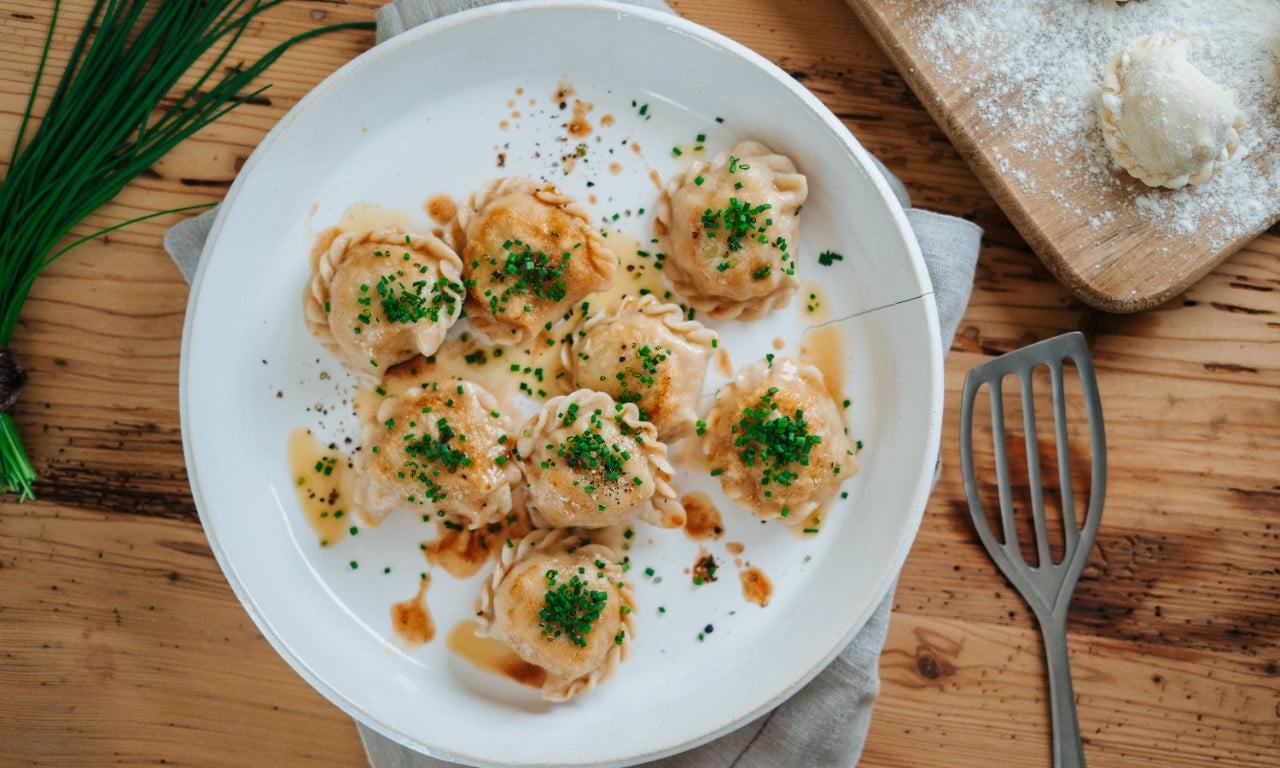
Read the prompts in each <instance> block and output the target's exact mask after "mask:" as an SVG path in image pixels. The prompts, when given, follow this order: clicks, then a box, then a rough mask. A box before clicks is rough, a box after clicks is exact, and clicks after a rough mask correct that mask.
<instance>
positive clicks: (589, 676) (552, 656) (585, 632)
mask: <svg viewBox="0 0 1280 768" xmlns="http://www.w3.org/2000/svg"><path fill="white" fill-rule="evenodd" d="M634 610H635V600H634V598H633V597H632V593H631V588H630V586H629V585H627V584H626V583H625V582H623V580H622V569H621V568H620V567H618V565H617V556H616V555H615V554H614V552H613V550H612V549H610V548H609V547H606V546H604V545H601V544H593V543H590V542H589V541H587V540H585V539H584V538H583V537H581V536H571V535H569V534H568V533H567V532H565V531H558V530H538V531H533V532H531V533H529V534H528V535H526V536H525V537H524V538H522V539H520V541H519V542H517V543H516V544H515V545H514V546H510V547H503V550H502V557H501V559H500V560H499V562H498V564H497V565H496V566H495V567H494V570H493V574H492V576H491V577H490V578H489V580H488V581H486V582H485V585H484V587H483V589H482V591H481V593H480V598H479V600H478V601H477V604H476V614H477V623H478V624H479V630H478V632H477V634H480V635H482V636H488V637H492V638H495V639H498V640H501V641H502V642H504V643H506V644H507V645H508V646H509V647H510V648H511V650H512V651H514V652H515V653H516V655H518V656H519V657H520V658H521V659H524V660H525V661H526V662H528V663H529V664H532V665H534V666H536V667H540V668H541V669H543V670H544V671H546V673H547V676H546V679H545V681H544V682H543V684H542V697H543V698H544V699H547V700H550V701H566V700H568V699H570V698H572V697H573V696H576V695H579V694H583V693H587V692H589V691H591V690H592V689H593V688H595V687H596V684H597V683H599V682H600V681H601V680H604V679H605V678H607V677H609V676H610V675H612V674H613V672H614V670H616V669H617V667H618V664H619V663H620V662H622V661H623V660H624V659H626V657H627V655H628V654H629V653H630V650H631V638H632V635H633V634H634V631H633V628H632V627H633V623H634V622H633V612H634Z"/></svg>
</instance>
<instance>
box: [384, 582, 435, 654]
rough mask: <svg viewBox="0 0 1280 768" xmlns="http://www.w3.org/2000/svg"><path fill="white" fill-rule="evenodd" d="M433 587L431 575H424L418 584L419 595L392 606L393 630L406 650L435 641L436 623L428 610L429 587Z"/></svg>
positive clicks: (397, 639) (398, 641)
mask: <svg viewBox="0 0 1280 768" xmlns="http://www.w3.org/2000/svg"><path fill="white" fill-rule="evenodd" d="M429 586H431V576H430V574H423V576H422V582H421V583H420V584H418V594H416V595H414V596H413V597H412V598H410V599H408V600H404V601H402V602H399V603H394V604H393V605H392V606H391V630H392V632H394V633H395V638H396V641H397V643H398V644H399V645H400V646H401V647H403V648H405V649H406V650H413V649H414V648H417V647H419V646H422V645H426V644H427V643H429V642H431V641H432V640H433V639H435V636H436V623H435V620H434V619H432V618H431V612H430V611H429V610H427V587H429Z"/></svg>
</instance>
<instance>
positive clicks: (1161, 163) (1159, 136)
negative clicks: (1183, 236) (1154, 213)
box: [1098, 32, 1244, 189]
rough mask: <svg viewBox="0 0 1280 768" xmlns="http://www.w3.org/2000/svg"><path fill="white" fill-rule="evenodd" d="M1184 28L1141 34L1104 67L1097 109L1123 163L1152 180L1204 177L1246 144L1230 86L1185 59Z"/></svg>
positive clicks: (1178, 183) (1171, 183)
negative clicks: (1181, 30)
mask: <svg viewBox="0 0 1280 768" xmlns="http://www.w3.org/2000/svg"><path fill="white" fill-rule="evenodd" d="M1186 39H1187V35H1186V33H1185V32H1175V33H1172V34H1165V33H1157V34H1154V35H1148V36H1146V37H1140V38H1138V39H1137V40H1134V41H1133V42H1132V43H1130V44H1129V47H1128V48H1127V49H1126V50H1125V52H1124V53H1123V54H1121V55H1120V57H1119V58H1117V59H1116V60H1115V61H1114V62H1113V63H1112V64H1111V65H1110V66H1108V67H1107V68H1106V70H1105V71H1104V72H1103V73H1102V96H1101V98H1100V99H1099V102H1098V116H1099V121H1100V123H1101V125H1102V136H1103V139H1104V140H1105V141H1106V144H1107V148H1108V149H1109V150H1111V156H1112V157H1113V158H1114V159H1115V161H1116V163H1118V164H1119V165H1120V167H1122V168H1124V169H1125V170H1126V171H1128V172H1129V173H1130V174H1131V175H1133V176H1135V177H1136V178H1138V179H1140V180H1141V181H1142V182H1143V183H1144V184H1146V185H1148V186H1152V187H1168V188H1170V189H1178V188H1179V187H1182V186H1185V185H1187V184H1200V183H1202V182H1205V181H1207V180H1208V179H1209V177H1211V176H1212V175H1213V174H1214V172H1216V171H1217V170H1218V169H1219V168H1221V167H1222V166H1223V165H1224V164H1225V163H1226V162H1227V161H1228V160H1230V159H1231V157H1232V156H1233V155H1234V154H1235V153H1236V150H1237V149H1239V147H1240V134H1241V132H1242V131H1243V130H1244V115H1243V114H1242V113H1241V112H1240V110H1239V109H1237V108H1236V104H1235V98H1234V97H1233V95H1232V93H1231V91H1230V90H1229V89H1227V88H1225V87H1223V86H1221V85H1219V84H1217V83H1215V82H1213V81H1212V80H1210V79H1209V78H1208V77H1205V75H1204V74H1203V73H1201V72H1200V70H1198V69H1196V67H1195V65H1194V64H1192V63H1191V62H1189V61H1187V59H1186V55H1185V54H1186Z"/></svg>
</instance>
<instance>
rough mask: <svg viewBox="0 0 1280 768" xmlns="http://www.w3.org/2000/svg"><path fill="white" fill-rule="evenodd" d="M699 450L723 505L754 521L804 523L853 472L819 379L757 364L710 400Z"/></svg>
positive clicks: (772, 363)
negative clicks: (733, 505)
mask: <svg viewBox="0 0 1280 768" xmlns="http://www.w3.org/2000/svg"><path fill="white" fill-rule="evenodd" d="M706 424H707V426H706V431H705V433H704V435H703V442H702V448H703V452H704V453H705V455H706V457H707V460H708V462H709V463H710V465H711V467H712V473H713V474H715V475H718V476H719V478H720V485H721V487H722V488H723V489H724V492H725V493H726V494H728V495H729V496H730V498H732V499H734V500H735V501H737V502H738V503H739V504H741V505H742V506H744V507H746V508H747V509H750V510H751V511H752V512H754V513H755V514H756V515H757V516H758V517H761V518H766V519H769V518H780V519H782V520H783V522H786V523H787V524H789V525H799V524H802V523H804V522H805V521H806V520H807V519H808V517H809V515H810V514H812V513H813V512H814V510H816V509H817V508H818V507H819V506H821V505H822V504H824V503H826V502H827V501H830V500H831V499H832V498H833V497H834V496H835V495H836V493H837V492H838V491H839V490H840V485H841V483H843V482H844V481H845V480H846V479H848V478H849V477H851V476H852V475H853V474H854V473H855V472H857V470H858V462H857V459H856V458H855V457H854V452H853V445H852V443H851V442H850V441H849V437H848V435H847V434H846V430H845V422H844V417H843V415H842V414H841V412H840V408H839V406H837V405H836V403H835V400H834V399H833V398H832V396H831V394H830V392H828V391H827V387H826V384H825V382H824V381H823V377H822V372H821V371H819V370H818V369H817V368H815V367H814V366H812V365H807V364H805V363H801V362H799V361H796V360H793V359H791V358H776V359H768V360H761V361H758V362H756V363H753V364H752V365H749V366H747V367H746V368H744V369H742V370H741V371H739V372H738V373H737V374H736V375H735V376H734V378H733V380H732V381H730V382H729V383H728V384H726V385H725V386H724V387H722V388H721V389H720V391H719V392H718V393H717V394H716V401H715V404H714V405H713V406H712V407H711V411H710V412H709V413H708V414H707V418H706Z"/></svg>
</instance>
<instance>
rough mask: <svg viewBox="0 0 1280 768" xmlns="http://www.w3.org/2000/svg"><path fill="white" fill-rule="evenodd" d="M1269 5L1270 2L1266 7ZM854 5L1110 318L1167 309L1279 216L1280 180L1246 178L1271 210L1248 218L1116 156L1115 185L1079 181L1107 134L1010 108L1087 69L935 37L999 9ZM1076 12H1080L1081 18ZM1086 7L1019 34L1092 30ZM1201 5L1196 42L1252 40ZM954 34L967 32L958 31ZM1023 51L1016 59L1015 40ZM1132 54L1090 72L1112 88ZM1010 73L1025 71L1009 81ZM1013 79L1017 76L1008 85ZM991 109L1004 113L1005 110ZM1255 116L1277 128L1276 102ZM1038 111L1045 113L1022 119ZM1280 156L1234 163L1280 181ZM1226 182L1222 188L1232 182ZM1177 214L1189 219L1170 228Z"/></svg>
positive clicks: (976, 165) (1066, 280)
mask: <svg viewBox="0 0 1280 768" xmlns="http://www.w3.org/2000/svg"><path fill="white" fill-rule="evenodd" d="M1267 2H1268V0H1258V5H1257V7H1258V9H1259V10H1260V9H1261V8H1262V6H1263V5H1264V4H1266V3H1267ZM1018 4H1019V3H1015V4H1014V5H1018ZM849 5H850V6H851V7H852V8H853V9H854V10H855V11H856V13H857V15H858V17H859V18H860V19H861V21H862V22H863V23H864V24H866V27H867V30H868V31H869V32H870V33H871V35H872V37H873V38H874V39H875V40H876V41H877V42H878V43H879V44H880V46H881V47H882V49H883V50H884V51H885V52H886V54H887V55H888V57H889V58H890V60H892V61H893V63H894V64H895V65H896V66H897V68H898V71H899V72H901V73H902V74H903V77H904V78H905V80H906V82H907V84H908V85H909V86H910V87H911V89H912V90H913V91H914V92H915V93H916V94H917V95H918V96H919V98H920V102H921V103H922V104H923V105H924V106H925V108H926V109H927V110H928V111H929V113H930V114H932V115H933V117H934V119H935V120H936V121H937V122H938V124H939V125H940V126H941V127H942V130H943V132H944V133H946V134H947V136H948V137H949V138H950V139H951V141H952V142H953V143H954V145H955V146H956V147H957V149H958V151H959V152H960V154H961V156H962V157H963V158H964V159H965V160H966V161H967V162H968V164H969V166H970V167H971V168H972V169H973V171H974V173H975V174H976V175H977V177H978V178H979V179H980V180H981V181H982V183H983V185H984V186H986V188H987V190H988V191H989V192H990V194H991V195H992V197H993V198H994V199H995V200H996V201H997V202H998V203H999V204H1000V207H1001V208H1002V209H1003V210H1004V211H1005V212H1006V214H1007V215H1008V216H1009V218H1010V221H1012V223H1013V224H1014V226H1015V227H1016V229H1017V230H1018V232H1019V233H1020V234H1021V235H1022V236H1023V237H1024V238H1025V239H1026V241H1027V242H1028V244H1030V246H1031V247H1032V249H1033V250H1034V251H1035V252H1036V253H1037V254H1038V255H1039V256H1040V258H1041V259H1042V260H1043V261H1044V263H1045V265H1046V266H1047V267H1048V268H1049V270H1050V271H1051V272H1052V273H1053V274H1054V275H1055V276H1056V277H1057V278H1058V279H1059V280H1060V281H1061V282H1062V283H1063V284H1064V285H1065V286H1067V288H1068V289H1069V290H1070V291H1071V292H1072V294H1073V295H1075V296H1076V297H1078V298H1079V299H1080V300H1082V301H1084V302H1085V303H1087V304H1089V305H1091V306H1094V307H1098V308H1100V309H1104V310H1107V311H1110V312H1136V311H1140V310H1145V309H1151V308H1152V307H1156V306H1158V305H1160V304H1162V303H1164V302H1165V301H1167V300H1169V299H1170V298H1172V297H1173V296H1176V295H1177V294H1179V293H1181V292H1183V291H1184V290H1186V289H1187V288H1188V287H1189V286H1191V285H1194V284H1195V282H1196V281H1197V280H1199V279H1200V278H1201V277H1203V276H1204V275H1205V274H1207V273H1208V272H1209V270H1211V269H1212V268H1213V267H1214V265H1216V264H1218V263H1219V262H1221V261H1222V260H1223V259H1225V258H1226V257H1227V256H1228V255H1230V254H1231V253H1234V252H1235V251H1236V250H1237V249H1238V248H1240V247H1241V246H1243V245H1244V244H1246V243H1248V242H1250V241H1251V240H1253V239H1254V237H1256V236H1257V235H1258V234H1259V233H1261V232H1263V231H1264V230H1266V229H1267V228H1268V227H1270V226H1271V225H1272V224H1274V223H1275V222H1276V221H1277V220H1280V194H1277V192H1276V191H1275V189H1274V186H1275V185H1274V184H1266V185H1264V186H1265V187H1266V188H1267V189H1266V191H1259V190H1257V189H1254V188H1252V187H1253V185H1245V184H1243V183H1237V184H1236V187H1237V192H1238V194H1239V196H1241V197H1244V196H1248V197H1250V198H1254V197H1258V198H1260V199H1258V200H1257V202H1258V203H1259V205H1257V206H1256V207H1254V208H1253V209H1251V210H1249V211H1247V212H1243V213H1240V214H1239V215H1236V214H1235V213H1234V212H1233V213H1232V214H1231V215H1224V212H1225V210H1226V209H1225V207H1224V206H1221V205H1213V204H1203V205H1196V204H1187V205H1185V206H1183V207H1180V208H1175V207H1172V206H1171V204H1169V201H1171V200H1175V199H1179V198H1178V193H1175V192H1172V191H1170V190H1163V189H1156V190H1152V189H1151V188H1148V187H1146V186H1145V185H1143V184H1142V183H1140V182H1138V181H1137V180H1135V179H1132V178H1130V177H1129V176H1128V175H1127V174H1125V173H1124V172H1123V171H1121V170H1119V169H1118V168H1116V167H1115V166H1114V164H1113V163H1110V162H1109V161H1108V162H1107V164H1108V166H1109V169H1108V171H1107V172H1106V173H1107V175H1108V176H1109V177H1110V178H1111V180H1112V181H1111V183H1107V184H1091V183H1072V182H1073V179H1072V178H1071V177H1073V176H1074V177H1081V175H1082V174H1086V169H1088V168H1089V167H1090V166H1091V164H1092V163H1093V162H1095V161H1093V160H1092V159H1091V157H1090V155H1089V152H1088V151H1087V150H1088V149H1089V148H1090V146H1091V145H1092V144H1095V143H1096V144H1097V145H1098V146H1099V147H1101V143H1102V134H1101V131H1100V130H1098V129H1097V128H1096V127H1094V126H1093V125H1090V127H1089V129H1088V130H1085V131H1082V133H1081V135H1080V136H1079V137H1061V136H1054V137H1052V138H1051V137H1049V136H1047V135H1046V136H1040V135H1038V134H1040V133H1041V132H1043V131H1044V130H1045V128H1046V127H1047V125H1050V124H1053V123H1054V122H1055V121H1054V120H1052V119H1050V118H1049V117H1047V115H1050V114H1054V112H1053V110H1061V107H1059V106H1058V105H1056V104H1050V103H1046V104H1044V105H1043V106H1041V107H1040V108H1038V109H1036V110H1026V109H1022V108H1020V107H1019V108H1011V105H1012V104H1015V103H1018V102H1019V101H1020V100H1021V101H1022V102H1028V101H1034V100H1035V99H1036V98H1037V97H1038V96H1040V95H1041V94H1040V93H1038V91H1040V89H1041V88H1042V87H1043V83H1044V81H1045V80H1046V79H1047V78H1049V77H1052V76H1053V75H1051V73H1053V72H1055V71H1063V72H1068V73H1070V75H1071V76H1073V77H1075V76H1082V73H1080V72H1077V71H1076V70H1075V69H1068V68H1065V65H1064V64H1063V63H1062V62H1060V61H1058V60H1056V59H1055V58H1054V56H1055V55H1057V54H1058V49H1056V48H1055V47H1053V46H1044V47H1043V48H1041V53H1040V54H1039V55H1036V54H1031V55H1028V56H1023V57H1022V58H1019V59H1018V60H1017V61H1013V60H1007V61H1006V60H1004V59H1002V57H1009V58H1010V59H1012V58H1013V56H1014V55H1015V54H1013V53H1009V52H1007V51H1001V50H997V49H994V48H996V46H992V47H993V49H992V50H983V51H982V52H981V55H977V56H974V57H973V58H972V59H970V58H968V57H966V56H963V55H960V56H958V55H955V53H956V48H958V47H960V46H953V47H951V48H946V47H943V46H939V45H936V44H935V43H934V42H933V41H932V40H931V39H929V37H928V35H927V34H926V33H927V31H928V30H931V29H934V22H935V20H937V19H938V18H939V17H940V16H941V15H943V14H944V13H946V14H955V13H957V10H958V9H965V8H969V7H971V8H972V9H973V11H974V12H976V13H983V12H986V11H987V10H988V9H989V8H990V7H991V6H990V5H989V4H982V3H974V2H971V0H960V1H959V2H953V1H952V0H909V1H907V2H899V1H898V0H849ZM1077 5H1078V6H1079V7H1080V9H1081V13H1079V14H1073V13H1070V11H1073V10H1077V8H1076V6H1077ZM1137 5H1138V4H1135V5H1134V7H1136V6H1137ZM1086 6H1087V3H1079V4H1073V3H1070V2H1064V3H1056V4H1055V3H1050V4H1049V5H1048V6H1047V7H1046V9H1045V12H1044V15H1043V16H1042V17H1040V18H1039V19H1038V21H1037V23H1036V24H1035V25H1032V26H1031V27H1030V29H1029V30H1019V36H1020V37H1028V38H1029V37H1033V35H1032V32H1034V31H1048V30H1055V32H1054V36H1056V37H1070V36H1071V35H1072V34H1080V31H1079V30H1076V29H1073V25H1081V24H1084V23H1085V22H1084V21H1082V18H1083V17H1084V11H1085V10H1091V11H1093V12H1094V14H1095V16H1093V17H1092V20H1093V22H1096V19H1097V15H1096V14H1097V12H1098V10H1099V9H1097V8H1093V9H1089V8H1087V7H1086ZM1198 8H1199V11H1200V18H1199V19H1198V22H1197V23H1196V24H1195V30H1194V34H1196V35H1198V36H1200V37H1204V36H1206V35H1209V36H1212V37H1213V40H1212V42H1211V43H1210V46H1211V47H1214V46H1231V45H1243V43H1242V42H1241V41H1239V40H1238V39H1237V38H1236V37H1235V36H1234V33H1233V32H1232V28H1231V27H1230V26H1227V25H1225V24H1223V22H1229V23H1234V22H1235V21H1236V19H1233V18H1230V17H1229V16H1224V15H1223V14H1222V12H1221V11H1219V10H1218V9H1217V8H1215V5H1214V4H1213V3H1203V4H1198ZM1143 10H1147V9H1146V8H1144V9H1143ZM1128 12H1130V11H1129V10H1126V9H1124V8H1123V7H1121V8H1116V9H1115V15H1116V16H1117V17H1119V16H1121V15H1123V14H1125V13H1128ZM1155 13H1158V11H1156V12H1155ZM948 18H952V17H951V16H948ZM1100 23H1101V24H1106V23H1107V22H1106V21H1102V22H1100ZM992 26H994V22H993V24H992ZM948 34H960V33H958V32H956V31H954V30H950V31H949V32H948ZM1126 42H1127V41H1126ZM981 47H983V48H985V47H986V46H985V45H982V46H981ZM1011 47H1012V49H1014V50H1017V45H1016V44H1015V45H1013V46H1011ZM1119 53H1120V51H1119V50H1116V51H1114V52H1110V53H1108V54H1107V55H1105V56H1104V57H1100V60H1099V61H1097V62H1096V66H1095V68H1094V71H1093V72H1091V73H1089V75H1090V76H1095V77H1096V78H1097V79H1098V81H1099V83H1100V82H1101V73H1102V67H1103V66H1104V65H1106V64H1108V63H1109V62H1110V61H1111V60H1112V59H1113V58H1114V57H1115V56H1116V55H1118V54H1119ZM1011 70H1012V71H1013V72H1014V74H1013V75H1002V74H1000V73H1008V72H1010V71H1011ZM1002 76H1006V77H1008V79H1007V80H1005V81H1000V80H999V78H1000V77H1002ZM993 83H999V84H998V85H993ZM1100 87H1101V86H1100V85H1099V88H1100ZM993 94H994V95H993ZM1073 97H1074V94H1073V93H1060V94H1054V98H1055V99H1063V100H1070V99H1072V98H1073ZM991 102H996V103H997V104H998V105H999V106H997V107H993V106H992V103H991ZM1090 111H1091V110H1090ZM1256 114H1257V116H1258V117H1261V118H1262V119H1264V120H1265V119H1271V113H1270V108H1269V107H1265V106H1264V107H1261V108H1260V109H1259V110H1258V111H1257V113H1256ZM993 115H994V116H993ZM1026 115H1034V116H1035V117H1034V118H1032V119H1029V120H1028V119H1022V118H1023V117H1024V116H1026ZM1015 116H1016V117H1015ZM1077 139H1078V140H1077ZM1278 150H1280V147H1277V146H1273V145H1271V144H1270V143H1267V142H1265V141H1262V142H1259V143H1258V145H1257V146H1252V147H1247V148H1245V149H1243V150H1242V151H1241V152H1240V153H1239V154H1238V156H1237V157H1235V158H1234V159H1233V160H1234V162H1236V163H1240V164H1246V165H1248V166H1251V172H1252V173H1255V174H1257V175H1259V176H1260V177H1267V176H1269V175H1270V174H1271V173H1272V169H1273V168H1274V167H1275V163H1276V160H1275V157H1276V152H1277V151H1278ZM1220 175H1221V174H1220ZM1085 178H1086V181H1087V180H1088V179H1091V178H1092V177H1091V176H1085ZM1243 178H1244V177H1243V176H1239V177H1237V179H1238V180H1242V179H1243ZM1221 182H1222V180H1221V179H1218V180H1215V183H1217V184H1219V186H1220V184H1221ZM1209 186H1210V185H1209V184H1206V185H1204V187H1195V186H1190V187H1187V188H1186V190H1185V192H1186V194H1188V195H1191V196H1195V195H1200V196H1202V197H1204V196H1209V195H1210V194H1211V193H1209V192H1207V191H1205V189H1207V188H1208V187H1209ZM1187 199H1191V198H1187ZM1157 201H1158V202H1157ZM1147 205H1151V206H1152V207H1153V208H1154V207H1156V206H1159V208H1158V210H1160V213H1159V214H1153V213H1152V212H1151V211H1150V210H1147ZM1179 217H1183V218H1185V220H1182V219H1180V218H1179ZM1175 219H1178V224H1177V226H1176V227H1173V228H1171V222H1172V221H1174V220H1175Z"/></svg>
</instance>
